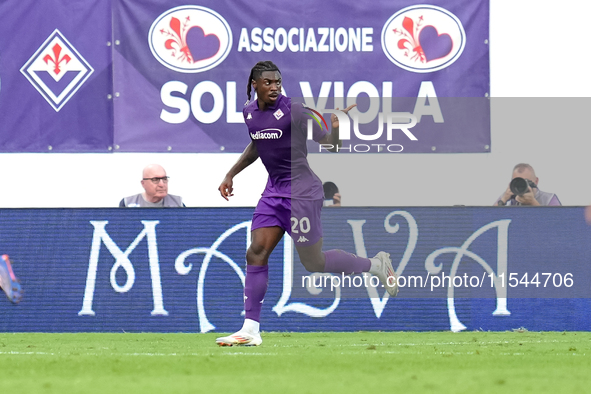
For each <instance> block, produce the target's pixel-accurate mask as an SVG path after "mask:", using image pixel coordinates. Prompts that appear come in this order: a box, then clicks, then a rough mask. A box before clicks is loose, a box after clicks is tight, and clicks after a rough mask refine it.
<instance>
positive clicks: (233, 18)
mask: <svg viewBox="0 0 591 394" xmlns="http://www.w3.org/2000/svg"><path fill="white" fill-rule="evenodd" d="M294 15H296V16H297V17H294ZM488 21H489V1H488V0H478V1H474V0H447V1H440V0H434V1H432V2H430V3H429V4H422V2H420V1H412V0H389V1H385V0H379V1H375V2H372V3H371V5H369V4H365V3H360V2H357V3H350V2H336V1H335V2H328V3H327V2H313V1H309V0H307V1H303V2H295V3H294V2H280V3H277V2H276V1H275V2H270V1H262V2H258V3H257V4H256V6H253V5H249V4H248V3H243V2H239V3H230V2H227V3H226V2H219V1H213V0H204V1H201V2H199V5H186V2H184V1H180V0H171V1H166V2H162V1H156V0H151V1H147V0H142V1H139V0H115V1H107V0H95V1H71V2H68V5H67V6H64V5H63V3H61V2H57V1H56V0H48V1H44V2H42V3H39V2H34V3H33V2H32V1H30V0H28V1H16V0H12V1H5V2H3V3H0V32H1V33H2V34H0V151H4V152H29V151H30V152H45V151H48V150H53V151H65V152H101V151H103V152H109V151H124V152H164V151H171V152H241V151H242V150H243V149H244V147H245V146H246V145H247V143H248V142H249V138H248V133H247V131H246V127H245V126H244V120H243V117H242V107H243V105H244V103H245V101H246V99H247V97H246V89H247V85H248V75H249V72H250V69H251V67H252V66H253V65H254V64H255V63H256V62H257V61H260V60H272V61H273V62H274V63H276V64H277V65H278V66H279V68H280V69H281V72H282V75H283V87H284V93H285V94H286V95H288V96H292V97H300V98H303V99H304V100H305V102H306V105H308V106H309V107H311V108H314V109H316V110H318V111H319V113H323V114H325V116H329V115H327V114H326V112H324V110H330V109H334V108H335V107H340V108H342V106H343V105H345V104H347V105H349V104H351V103H353V102H355V103H357V104H358V108H357V109H355V110H353V111H351V116H352V119H354V116H356V115H357V116H359V119H360V121H359V123H358V124H357V129H356V128H355V122H354V121H353V120H352V121H351V128H350V131H349V134H350V142H351V144H350V145H349V146H351V148H350V149H351V151H353V150H354V149H356V148H357V145H359V144H357V142H364V141H368V138H369V139H370V140H371V138H373V137H371V138H370V137H367V136H368V135H375V134H376V130H379V129H380V127H381V129H383V135H382V136H381V137H380V138H378V137H379V136H378V137H376V138H375V140H376V142H378V141H379V142H380V144H381V143H386V144H393V146H394V145H396V144H397V145H400V146H403V150H402V151H403V152H489V151H490V111H489V103H488V99H487V96H488V93H489V48H488V26H489V23H488ZM33 27H34V28H33ZM16 98H18V99H16ZM392 114H394V117H392V116H391V115H392ZM401 114H402V115H412V116H411V117H408V118H407V119H408V120H406V121H403V122H404V123H406V130H407V131H408V132H404V130H403V129H404V127H401V125H400V124H399V123H396V122H400V115H401ZM394 118H396V119H398V120H393V119H394ZM403 118H404V116H403ZM409 134H410V135H412V137H414V138H411V137H410V135H409ZM360 136H361V137H360ZM356 138H357V140H361V141H356ZM384 140H385V142H384ZM365 143H366V144H368V146H369V145H371V144H370V143H368V142H365ZM344 146H347V141H346V140H345V141H344ZM361 149H363V147H361Z"/></svg>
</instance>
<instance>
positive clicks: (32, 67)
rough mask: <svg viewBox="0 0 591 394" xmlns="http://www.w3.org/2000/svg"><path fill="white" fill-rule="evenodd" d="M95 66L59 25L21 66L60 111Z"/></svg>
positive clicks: (22, 71)
mask: <svg viewBox="0 0 591 394" xmlns="http://www.w3.org/2000/svg"><path fill="white" fill-rule="evenodd" d="M93 72H94V69H93V68H92V67H91V66H90V64H88V62H87V61H86V60H85V59H84V58H83V57H82V55H80V54H79V53H78V51H77V50H76V48H74V47H73V46H72V44H70V42H69V41H68V40H66V38H65V37H64V36H63V35H62V33H60V31H59V30H58V29H55V30H54V31H53V33H51V35H50V36H49V37H48V38H47V40H45V42H44V43H43V44H41V46H40V47H39V49H38V50H37V52H35V53H34V54H33V56H31V58H30V59H29V60H28V61H27V63H25V65H24V66H23V67H22V68H21V73H23V75H24V76H25V77H26V78H27V79H28V80H29V82H30V83H31V84H32V85H33V86H34V87H35V89H37V91H38V92H39V93H41V95H42V96H43V97H44V98H45V100H47V102H48V103H49V104H50V105H51V106H52V107H53V109H54V110H55V111H56V112H58V111H59V110H60V109H62V107H63V106H64V105H65V104H66V103H67V102H68V101H69V100H70V99H71V98H72V96H73V95H74V93H76V91H78V89H80V87H81V86H82V85H83V84H84V82H86V80H87V79H88V77H90V75H91V74H92V73H93Z"/></svg>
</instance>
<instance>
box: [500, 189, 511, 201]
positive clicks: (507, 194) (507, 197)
mask: <svg viewBox="0 0 591 394" xmlns="http://www.w3.org/2000/svg"><path fill="white" fill-rule="evenodd" d="M511 197H513V192H512V191H511V188H510V187H509V186H507V190H505V193H503V196H502V197H501V200H503V202H504V203H505V204H507V201H509V200H510V199H511Z"/></svg>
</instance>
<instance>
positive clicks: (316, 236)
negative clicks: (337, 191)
mask: <svg viewBox="0 0 591 394" xmlns="http://www.w3.org/2000/svg"><path fill="white" fill-rule="evenodd" d="M321 210H322V200H294V199H290V198H283V197H262V198H261V199H260V200H259V203H258V204H257V206H256V208H255V210H254V214H253V215H252V226H251V231H252V230H256V229H257V228H261V227H274V226H279V227H281V228H282V229H283V230H284V231H287V233H288V234H289V235H290V236H291V238H292V239H293V241H294V242H295V244H296V246H312V245H314V244H315V243H316V242H318V241H319V240H320V238H322V221H321V220H320V213H321Z"/></svg>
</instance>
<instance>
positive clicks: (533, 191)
mask: <svg viewBox="0 0 591 394" xmlns="http://www.w3.org/2000/svg"><path fill="white" fill-rule="evenodd" d="M515 178H523V179H525V180H526V181H527V182H528V184H529V186H528V188H527V191H525V192H524V193H523V194H519V195H515V193H513V192H512V191H511V187H510V186H509V187H507V190H505V193H503V195H501V197H499V198H498V200H497V201H496V202H495V204H494V205H498V206H504V205H530V206H551V205H553V206H556V205H562V204H561V203H560V200H558V197H557V196H556V194H554V193H546V192H543V191H541V190H540V189H539V188H538V182H539V179H538V178H537V177H536V173H535V172H534V169H533V167H532V166H530V165H529V164H525V163H520V164H517V165H516V166H515V167H514V168H513V176H512V177H511V181H513V179H515ZM509 185H510V184H509Z"/></svg>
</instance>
